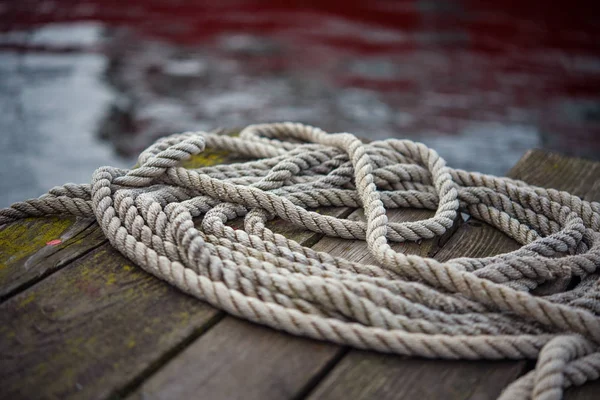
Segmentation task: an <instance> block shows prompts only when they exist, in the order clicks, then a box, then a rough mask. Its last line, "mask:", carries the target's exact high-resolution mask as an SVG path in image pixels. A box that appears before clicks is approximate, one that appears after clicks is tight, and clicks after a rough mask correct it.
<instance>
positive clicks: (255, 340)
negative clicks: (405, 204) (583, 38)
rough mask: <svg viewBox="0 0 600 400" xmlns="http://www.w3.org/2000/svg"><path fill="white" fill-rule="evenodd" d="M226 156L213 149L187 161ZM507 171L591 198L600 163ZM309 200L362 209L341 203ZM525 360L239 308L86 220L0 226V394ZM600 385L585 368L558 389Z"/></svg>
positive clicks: (476, 252) (236, 387)
mask: <svg viewBox="0 0 600 400" xmlns="http://www.w3.org/2000/svg"><path fill="white" fill-rule="evenodd" d="M227 160H228V158H227V155H225V154H222V153H214V152H213V153H209V154H205V155H204V156H203V157H201V158H197V159H194V160H192V163H195V164H200V165H210V164H217V163H222V162H227ZM509 176H511V177H514V178H518V179H522V180H525V181H526V182H528V183H530V184H534V185H540V186H545V187H552V188H556V189H560V190H567V191H569V192H571V193H573V194H576V195H579V196H581V197H583V198H585V199H586V200H595V201H600V163H594V162H590V161H585V160H579V159H573V158H566V157H562V156H559V155H556V154H552V153H546V152H543V151H539V150H533V151H530V152H529V153H527V154H526V155H525V156H524V157H523V158H522V159H521V161H519V163H518V164H517V165H515V166H514V168H513V169H512V170H511V171H510V172H509ZM320 212H322V213H328V214H329V215H336V216H340V217H347V218H350V219H353V218H361V217H362V215H361V211H357V210H353V209H349V208H335V209H322V210H320ZM432 214H433V213H432V212H430V211H423V210H401V211H394V212H390V214H389V216H390V219H391V220H393V221H398V222H399V221H408V220H416V219H423V218H427V217H429V216H431V215H432ZM271 228H272V229H273V230H275V231H277V232H279V233H283V234H285V235H287V236H289V237H293V238H294V239H295V240H297V241H299V242H300V243H302V244H303V245H305V246H312V248H314V249H316V250H319V251H325V252H328V253H330V254H332V255H336V256H342V257H346V258H348V259H351V260H354V261H362V262H374V260H373V259H371V258H370V257H369V254H368V251H367V247H366V244H365V243H363V242H358V241H356V242H353V241H348V240H341V239H332V238H328V237H323V236H322V235H320V234H316V233H312V232H305V231H299V230H295V229H293V228H292V227H290V226H289V225H288V224H286V223H281V222H277V221H275V222H273V223H272V226H271ZM517 247H518V245H517V243H516V242H514V241H513V240H512V239H509V238H508V237H507V236H505V235H504V234H502V233H500V232H498V231H497V230H495V229H493V228H491V227H490V226H488V225H486V224H484V223H481V222H478V221H476V220H469V221H468V222H465V223H461V224H459V225H458V226H457V227H456V229H455V230H453V231H452V232H449V233H448V234H447V235H445V236H444V237H442V238H440V239H438V240H434V241H424V242H422V243H419V244H417V243H408V244H398V245H396V249H397V250H401V251H404V252H407V253H414V254H419V255H422V256H430V257H434V258H436V259H439V260H448V259H450V258H454V257H457V256H469V257H483V256H489V255H493V254H497V253H502V252H506V251H510V250H513V249H515V248H517ZM532 367H533V364H532V363H531V362H527V361H494V362H493V361H480V362H474V361H447V360H425V359H418V358H408V357H401V356H394V355H384V354H378V353H374V352H368V351H359V350H354V349H349V348H345V347H341V346H338V345H334V344H330V343H324V342H319V341H315V340H310V339H305V338H299V337H294V336H291V335H288V334H285V333H281V332H277V331H275V330H272V329H269V328H266V327H262V326H258V325H255V324H252V323H249V322H246V321H242V320H240V319H237V318H234V317H231V316H228V315H227V314H225V313H224V312H222V311H220V310H217V309H215V308H213V307H211V306H209V305H207V304H205V303H202V302H201V301H199V300H197V299H195V298H192V297H190V296H187V295H185V294H183V293H181V292H179V291H178V290H176V289H174V288H172V287H171V286H169V285H168V284H166V283H164V282H162V281H160V280H158V279H157V278H155V277H153V276H151V275H149V274H147V273H145V272H144V271H142V270H141V269H140V268H138V267H136V266H135V265H133V264H132V263H131V262H130V261H129V260H127V259H126V258H125V257H123V256H122V255H121V254H120V253H118V252H117V251H116V250H114V249H113V248H112V247H111V246H110V245H109V244H108V242H107V240H106V239H105V238H104V235H103V234H102V232H101V230H100V228H99V227H98V226H97V225H96V223H95V222H93V221H84V220H75V219H72V218H71V219H58V218H46V219H28V220H24V221H22V222H19V223H15V224H11V225H7V226H5V227H3V228H2V229H1V230H0V399H106V398H126V399H190V398H197V399H247V400H252V399H257V400H258V399H304V398H308V399H378V400H384V399H438V398H439V399H488V398H495V397H497V396H498V395H499V393H500V392H501V390H502V389H503V388H504V387H505V386H506V385H508V384H509V383H510V382H511V381H513V380H515V379H516V378H517V377H519V376H521V375H523V374H524V373H525V372H527V371H528V370H530V369H531V368H532ZM598 393H600V381H595V382H592V383H588V384H586V385H584V386H582V387H579V388H574V389H568V390H566V392H565V398H567V399H590V400H591V399H597V398H598Z"/></svg>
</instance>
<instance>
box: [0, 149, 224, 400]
mask: <svg viewBox="0 0 600 400" xmlns="http://www.w3.org/2000/svg"><path fill="white" fill-rule="evenodd" d="M230 159H232V157H227V156H226V155H224V154H220V153H219V152H208V153H207V154H204V155H201V156H198V157H195V158H194V159H192V160H190V161H188V162H187V163H186V165H187V166H194V167H195V166H200V165H213V164H215V163H220V162H227V161H229V160H230ZM72 224H75V225H77V226H79V225H78V224H83V225H82V230H81V232H80V234H78V235H76V236H74V237H72V238H69V235H70V231H69V227H70V226H71V225H72ZM86 232H87V233H88V234H89V235H90V236H91V238H90V237H85V233H86ZM1 234H2V235H4V236H1V237H3V238H6V239H7V241H6V243H7V244H6V245H5V247H4V248H3V251H2V258H0V260H2V261H3V262H5V261H4V260H8V261H7V262H10V263H12V264H9V265H10V266H15V265H16V266H19V265H26V264H25V263H29V264H27V266H28V268H30V269H33V267H36V268H37V267H39V266H41V267H44V266H45V265H46V264H47V263H51V262H53V260H55V261H56V263H57V264H56V266H55V268H54V269H57V268H60V267H62V269H60V270H59V271H57V272H56V273H55V274H52V275H50V276H49V277H48V278H46V279H44V280H43V281H41V282H39V283H38V284H36V285H33V286H31V287H29V288H28V289H26V290H25V291H23V292H21V293H20V294H17V295H15V296H13V297H11V298H10V299H8V300H7V301H6V302H5V303H3V304H2V305H0V371H2V374H0V398H11V399H20V398H52V399H54V398H75V399H77V398H81V399H95V398H106V397H107V396H110V395H114V394H119V393H121V391H123V390H125V389H126V387H127V386H128V385H131V384H134V383H135V382H136V380H138V379H140V378H141V377H143V376H144V374H147V373H149V371H152V370H153V369H154V368H156V366H157V365H161V364H162V363H164V359H168V358H170V357H171V356H172V354H173V352H176V351H177V350H178V349H179V347H180V346H182V345H183V344H185V342H186V340H191V339H190V338H195V337H197V336H198V335H199V334H200V333H201V332H202V329H206V328H208V327H210V326H211V325H212V324H214V322H216V320H218V319H220V318H221V316H222V314H221V313H220V312H219V311H218V310H215V309H214V308H212V307H210V306H208V305H206V304H205V303H202V302H199V301H197V300H196V299H193V298H191V297H189V296H187V295H185V294H183V293H181V292H179V291H178V290H176V289H174V288H172V287H170V286H169V285H166V284H165V283H164V282H161V281H159V280H158V279H156V278H154V277H152V276H150V275H149V274H146V273H145V272H144V271H143V270H141V269H140V268H138V267H136V266H133V265H132V264H131V262H130V261H128V260H127V259H126V258H124V257H123V256H122V255H120V254H119V253H118V252H117V251H116V250H114V249H113V248H112V247H110V246H109V245H108V244H104V245H100V247H97V248H95V249H93V247H92V244H95V243H97V242H96V241H94V240H96V239H97V240H100V244H101V243H102V240H104V239H103V237H102V235H101V231H100V229H99V228H98V227H97V225H95V224H93V223H91V222H90V221H87V222H81V221H77V222H74V220H73V219H71V220H60V219H57V218H51V219H39V220H25V221H19V222H17V223H14V224H11V225H8V226H7V227H6V229H5V230H3V231H2V232H1ZM57 238H61V240H63V245H62V246H57V247H54V248H50V247H48V250H46V247H44V246H46V243H47V242H48V241H51V240H54V239H57ZM90 239H93V240H90ZM104 241H105V240H104ZM69 246H70V247H69ZM96 246H98V244H96ZM39 248H42V250H39ZM62 248H64V249H69V250H70V251H79V253H78V254H79V255H81V254H85V255H84V256H83V257H81V258H80V259H78V260H77V261H75V262H73V263H70V261H72V260H73V259H74V258H75V257H74V256H73V257H71V256H70V255H71V253H69V252H67V251H66V250H65V251H63V252H61V251H60V249H62ZM82 249H83V250H82ZM90 249H93V250H92V251H89V250H90ZM86 251H87V254H86ZM19 263H21V264H19ZM13 268H16V267H13ZM14 276H15V275H14V274H13V276H11V277H8V278H7V279H11V281H10V282H12V279H13V278H14ZM32 276H33V275H32ZM16 277H17V278H18V277H19V276H18V275H16ZM15 279H16V278H15ZM22 282H25V283H21V284H23V285H27V283H29V284H30V283H31V282H33V280H32V279H31V277H30V276H27V277H26V278H23V279H22ZM2 287H3V288H5V285H4V284H3V286H2Z"/></svg>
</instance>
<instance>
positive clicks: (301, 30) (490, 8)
mask: <svg viewBox="0 0 600 400" xmlns="http://www.w3.org/2000/svg"><path fill="white" fill-rule="evenodd" d="M596 8H597V6H596V5H595V2H588V1H572V2H566V1H559V2H544V3H538V2H511V1H499V0H498V1H483V0H481V1H474V0H470V1H468V0H463V1H441V0H430V1H426V0H420V1H415V0H406V1H391V0H388V1H384V0H372V1H366V2H345V1H344V2H342V1H333V0H321V1H298V0H296V1H289V0H288V1H273V0H271V1H218V2H216V1H214V2H213V1H206V2H198V1H192V0H183V1H168V0H142V1H136V2H131V3H130V2H123V1H121V0H118V1H117V0H95V1H79V0H60V1H44V2H35V1H34V2H27V1H20V2H12V3H10V4H7V5H5V6H4V8H3V11H4V13H3V14H2V25H1V28H2V29H3V30H14V29H18V28H23V27H31V26H37V25H43V24H46V23H50V22H69V21H82V20H83V21H100V22H102V23H104V24H106V25H108V26H111V27H126V28H128V29H131V30H133V31H135V33H136V36H135V37H137V38H157V39H162V40H165V41H167V42H169V43H172V44H177V45H179V46H191V45H196V46H197V45H198V44H207V46H210V45H213V44H214V42H215V41H218V40H219V38H221V37H222V35H223V34H228V35H231V34H233V33H240V34H253V35H257V36H262V37H269V38H276V40H277V42H278V43H280V44H283V47H284V48H285V49H284V50H283V51H282V50H277V49H275V50H273V51H272V52H269V51H270V50H269V49H267V50H264V49H262V50H261V51H260V52H259V55H258V56H257V55H255V54H244V53H243V52H239V51H238V52H235V54H234V55H233V56H232V55H230V54H229V53H227V52H222V54H221V57H222V59H223V60H226V59H227V57H235V58H236V59H237V60H239V59H243V60H244V62H245V63H246V64H245V65H246V67H247V68H248V69H250V70H254V71H266V72H268V73H270V74H277V73H289V72H290V71H311V73H315V74H316V73H318V74H319V76H320V79H324V80H325V81H327V82H328V83H331V84H332V85H334V86H336V87H339V88H348V87H350V88H362V89H366V90H369V91H374V92H377V93H379V94H381V96H382V99H384V100H385V102H386V104H390V105H392V106H393V107H394V108H397V109H402V110H403V111H404V112H406V113H407V114H409V115H411V118H412V120H413V121H414V122H411V123H407V124H406V125H403V126H402V128H403V129H406V130H410V131H414V132H421V131H428V130H434V131H436V132H442V133H444V132H445V133H452V132H453V131H457V130H460V129H461V127H462V126H463V125H464V122H465V121H474V120H475V121H498V122H500V123H506V124H507V123H524V124H529V125H536V126H537V127H538V128H539V129H540V131H541V132H542V134H543V135H546V136H547V137H549V138H550V139H549V140H548V141H547V142H551V143H555V145H553V146H554V147H555V148H558V149H560V150H561V151H563V152H570V151H571V150H570V148H573V149H572V151H571V152H573V153H578V154H586V153H589V154H592V153H593V152H594V151H595V150H593V149H594V148H595V149H596V150H599V151H598V152H600V145H599V144H598V138H597V133H598V132H600V111H599V110H600V107H599V106H598V104H600V102H599V101H598V100H599V99H600V95H599V94H600V58H599V54H600V24H598V23H597V22H596V20H597V18H596V15H598V14H597V12H596ZM131 45H132V46H135V43H131ZM0 46H2V45H0ZM11 46H12V47H13V48H15V47H16V48H18V47H19V46H21V45H18V44H17V45H15V44H5V45H4V47H5V48H6V47H11ZM29 50H31V48H30V49H29ZM33 50H37V51H41V50H48V49H45V48H44V47H43V46H37V47H33ZM51 50H52V51H78V49H77V48H76V47H68V46H66V47H56V48H52V49H51ZM79 50H85V51H96V50H97V49H95V48H87V49H79ZM340 60H341V61H340ZM386 60H387V61H389V62H386ZM315 71H317V72H315ZM399 93H400V94H404V93H411V94H413V97H411V98H410V99H406V98H400V99H399V98H398V94H399ZM432 94H433V95H432ZM392 125H393V124H392ZM394 127H395V126H392V128H394ZM382 129H391V128H390V126H386V127H385V128H382ZM567 131H568V135H567V134H566V132H567ZM590 148H591V149H592V151H591V152H590V150H589V149H590Z"/></svg>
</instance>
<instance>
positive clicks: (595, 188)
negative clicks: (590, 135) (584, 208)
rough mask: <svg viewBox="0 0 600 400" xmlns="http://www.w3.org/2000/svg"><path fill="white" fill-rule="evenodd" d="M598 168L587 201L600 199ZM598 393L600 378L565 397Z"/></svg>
mask: <svg viewBox="0 0 600 400" xmlns="http://www.w3.org/2000/svg"><path fill="white" fill-rule="evenodd" d="M580 161H583V160H580ZM583 163H584V164H585V167H586V168H594V167H595V166H597V163H595V165H594V166H590V165H589V164H588V162H586V161H583ZM598 170H599V168H595V171H596V174H595V175H589V176H595V178H596V181H595V182H594V184H593V185H592V186H591V188H590V190H588V191H587V193H586V194H585V196H583V198H584V199H585V200H587V201H600V173H598ZM592 171H593V170H592ZM592 179H593V178H592ZM585 186H587V184H586V185H584V187H585ZM598 393H600V380H595V381H592V382H589V383H586V384H585V385H583V386H578V387H574V388H569V389H567V390H565V396H564V397H565V400H592V399H596V398H598Z"/></svg>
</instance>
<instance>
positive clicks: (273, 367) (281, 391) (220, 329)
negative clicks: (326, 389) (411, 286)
mask: <svg viewBox="0 0 600 400" xmlns="http://www.w3.org/2000/svg"><path fill="white" fill-rule="evenodd" d="M344 213H345V214H347V213H348V209H345V210H340V211H339V212H338V214H337V215H341V216H343V214H344ZM431 215H432V212H430V211H422V210H402V211H394V212H391V213H390V215H389V216H390V220H391V221H395V222H401V221H407V220H416V219H423V218H428V217H430V216H431ZM348 218H349V219H353V220H357V219H362V220H364V216H363V213H362V210H357V211H355V212H353V213H352V214H350V215H349V216H348ZM282 225H283V226H287V227H288V228H287V229H290V227H291V225H290V224H288V223H285V222H283V221H281V222H276V223H275V224H273V225H272V227H273V229H274V230H276V231H278V232H282V231H283V230H282V227H281V226H282ZM277 228H279V229H277ZM284 229H286V228H284ZM288 233H292V234H293V236H292V237H293V238H295V240H297V241H299V240H298V239H299V236H298V235H303V236H302V237H303V239H304V240H302V243H303V244H305V245H307V244H309V243H310V242H312V241H314V239H315V238H320V237H322V235H318V236H315V234H311V233H307V232H306V231H303V230H298V228H292V231H289V230H288ZM435 245H436V241H433V240H432V241H426V242H423V243H421V244H420V245H418V244H416V243H402V244H397V245H395V247H396V249H397V250H398V251H407V252H412V253H418V254H424V255H425V254H427V253H428V252H430V251H432V248H433V247H434V246H435ZM313 248H314V249H315V250H318V251H325V252H328V253H329V254H331V255H335V256H343V257H345V258H347V259H350V260H353V261H361V262H374V260H370V259H369V258H368V257H369V252H368V249H367V245H366V243H365V242H363V241H352V240H340V239H337V238H328V237H323V238H322V239H320V240H319V241H318V242H317V243H316V244H315V245H314V246H313ZM230 327H235V328H230ZM345 351H346V350H345V349H343V348H342V347H340V346H337V345H334V344H330V343H324V342H319V341H316V340H310V339H305V338H299V337H294V336H291V335H288V334H286V333H282V332H276V331H274V330H271V329H267V328H264V327H261V326H258V325H256V324H252V323H249V322H244V321H240V320H237V319H235V318H233V317H226V318H225V319H224V320H223V321H221V322H220V323H219V324H217V325H216V326H215V327H214V328H212V329H211V330H210V331H209V332H208V333H207V334H205V335H203V336H202V337H200V338H199V339H198V340H197V341H196V342H194V343H192V344H191V345H190V346H189V347H188V348H186V349H185V350H184V351H183V352H182V353H181V354H180V355H179V356H177V357H176V358H175V359H174V360H173V361H172V362H170V363H169V364H167V365H166V366H165V367H164V368H163V369H161V370H160V371H159V372H157V373H156V374H155V375H154V376H153V377H151V378H150V379H149V380H148V381H146V382H145V383H144V384H143V385H142V387H141V388H140V389H139V390H138V391H137V392H136V393H134V395H133V396H132V397H131V398H133V399H167V398H188V397H191V396H193V394H195V393H199V391H202V393H203V395H204V396H205V398H210V399H248V400H250V399H266V398H277V399H289V398H295V397H298V396H299V395H302V393H304V392H306V391H307V390H309V389H310V388H311V387H312V386H313V385H314V384H315V383H316V382H315V381H316V380H318V379H319V378H320V375H322V374H323V373H326V372H327V370H328V369H329V368H330V367H331V365H332V364H333V363H335V362H336V361H337V360H338V359H339V358H340V357H341V356H342V355H343V354H344V353H345ZM190 369H192V370H195V371H197V373H196V374H195V375H194V378H193V379H190V378H188V377H186V376H185V375H186V373H185V371H188V370H190ZM232 382H235V385H232Z"/></svg>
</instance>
